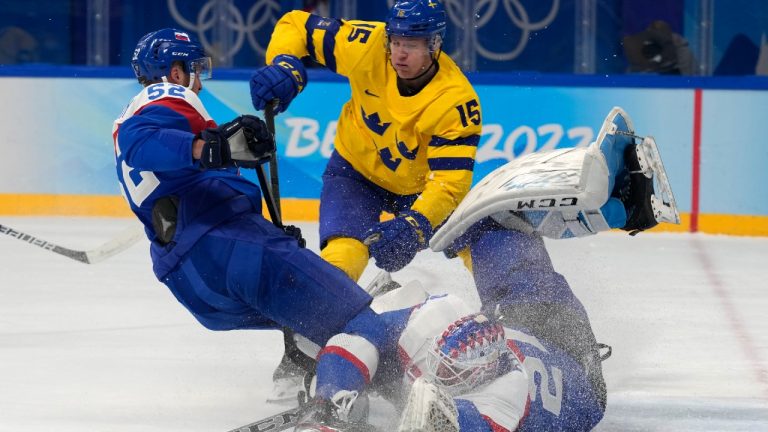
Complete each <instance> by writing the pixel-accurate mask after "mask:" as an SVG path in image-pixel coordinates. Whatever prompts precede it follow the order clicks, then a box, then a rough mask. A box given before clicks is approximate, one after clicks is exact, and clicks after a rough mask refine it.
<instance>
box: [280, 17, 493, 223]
mask: <svg viewBox="0 0 768 432" xmlns="http://www.w3.org/2000/svg"><path fill="white" fill-rule="evenodd" d="M386 42H387V35H386V32H385V31H384V23H381V22H370V21H354V20H351V21H344V20H337V19H330V18H322V17H319V16H316V15H311V14H309V13H307V12H303V11H293V12H289V13H287V14H285V15H284V16H283V17H282V18H281V19H280V20H279V21H278V23H277V24H276V26H275V30H274V32H273V33H272V39H271V40H270V43H269V47H268V49H267V56H266V60H267V63H271V61H272V59H274V58H275V57H276V56H277V55H280V54H289V55H293V56H296V57H298V58H302V57H305V56H310V57H311V58H312V59H313V60H315V61H317V62H319V63H321V64H323V65H325V66H326V67H327V68H329V69H330V70H331V71H333V72H335V73H338V74H340V75H343V76H346V77H347V78H348V79H349V83H350V85H351V88H352V97H351V99H350V100H349V101H348V102H347V103H346V104H345V105H344V107H343V108H342V111H341V114H340V116H339V120H338V124H337V129H336V138H335V141H334V146H335V148H336V151H338V152H339V154H340V155H341V156H342V157H343V158H344V159H345V160H347V161H348V162H349V163H350V164H351V165H352V166H353V167H354V168H355V169H356V170H357V171H358V172H360V173H361V174H362V175H363V176H365V178H367V179H370V181H372V182H373V183H375V184H377V185H379V186H381V187H383V188H384V189H386V190H388V191H390V192H393V193H396V194H399V195H411V194H420V195H419V198H418V199H417V200H416V202H415V203H414V204H413V206H412V209H413V210H416V211H418V212H420V213H421V214H423V215H424V216H426V218H427V219H429V221H430V223H431V224H432V226H433V227H434V226H437V225H439V224H440V223H442V222H443V221H444V220H445V219H446V218H447V217H448V215H449V214H450V213H451V212H453V210H454V209H455V208H456V206H457V205H458V204H459V202H460V201H461V200H462V199H463V198H464V196H465V195H466V194H467V192H468V191H469V188H470V186H471V184H472V170H473V168H474V162H475V153H476V152H477V143H478V141H479V139H480V133H481V130H482V120H481V119H482V114H481V110H480V102H479V99H478V97H477V94H476V93H475V91H474V89H473V88H472V85H471V84H470V83H469V81H468V80H467V78H466V77H465V76H464V74H463V73H462V72H461V70H460V69H459V68H458V66H456V64H455V63H454V62H453V60H451V59H450V57H449V56H448V55H446V54H444V53H442V54H440V57H439V59H438V63H439V70H438V72H437V74H436V75H435V76H434V77H433V78H432V80H431V81H430V82H429V83H428V84H427V85H426V86H425V87H424V88H423V89H422V90H421V91H419V92H418V93H417V94H415V95H413V96H407V97H406V96H401V95H400V92H399V91H398V88H397V73H396V72H395V70H394V68H393V67H392V66H391V64H390V62H389V55H388V54H387V51H386Z"/></svg>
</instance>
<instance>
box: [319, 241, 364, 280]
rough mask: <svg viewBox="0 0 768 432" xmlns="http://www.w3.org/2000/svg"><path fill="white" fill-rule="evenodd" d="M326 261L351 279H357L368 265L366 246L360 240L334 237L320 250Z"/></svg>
mask: <svg viewBox="0 0 768 432" xmlns="http://www.w3.org/2000/svg"><path fill="white" fill-rule="evenodd" d="M320 256H321V257H322V258H323V259H324V260H325V261H327V262H329V263H331V264H333V265H334V266H336V267H338V268H339V269H341V270H342V271H343V272H344V273H346V274H347V276H349V277H350V278H351V279H352V280H354V281H357V280H358V279H360V276H361V275H362V274H363V271H364V270H365V266H367V265H368V258H369V257H368V247H367V246H366V245H364V244H363V242H361V241H360V240H357V239H353V238H349V237H336V238H333V239H331V240H329V241H328V244H327V245H326V246H325V247H324V248H323V250H321V251H320Z"/></svg>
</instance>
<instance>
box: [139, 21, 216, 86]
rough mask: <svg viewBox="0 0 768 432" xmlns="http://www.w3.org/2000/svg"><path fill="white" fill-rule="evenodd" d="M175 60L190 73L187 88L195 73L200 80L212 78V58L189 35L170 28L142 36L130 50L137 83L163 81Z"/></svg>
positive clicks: (190, 84) (192, 81)
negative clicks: (133, 48) (131, 50)
mask: <svg viewBox="0 0 768 432" xmlns="http://www.w3.org/2000/svg"><path fill="white" fill-rule="evenodd" d="M176 61H178V62H181V63H182V64H183V65H184V72H186V73H188V74H190V82H189V86H190V88H192V85H193V83H194V81H195V75H197V77H198V78H200V80H204V79H208V78H210V77H211V69H212V65H211V58H210V57H209V56H207V55H206V54H205V50H204V49H203V46H202V45H201V44H200V42H198V40H197V39H196V38H195V37H194V36H193V35H192V34H190V33H187V32H185V31H182V30H177V29H172V28H166V29H162V30H158V31H154V32H152V33H148V34H146V35H144V37H142V38H141V40H139V43H138V44H136V49H135V50H134V51H133V57H132V58H131V66H132V67H133V72H134V74H136V78H137V79H138V80H139V83H140V84H142V85H144V84H148V83H153V82H158V81H161V80H165V79H166V76H167V75H168V73H169V72H170V71H171V67H172V66H173V63H174V62H176Z"/></svg>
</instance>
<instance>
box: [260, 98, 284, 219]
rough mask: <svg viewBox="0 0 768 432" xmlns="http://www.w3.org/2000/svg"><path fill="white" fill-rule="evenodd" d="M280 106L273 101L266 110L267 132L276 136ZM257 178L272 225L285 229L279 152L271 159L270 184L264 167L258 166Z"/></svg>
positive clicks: (275, 100) (276, 100)
mask: <svg viewBox="0 0 768 432" xmlns="http://www.w3.org/2000/svg"><path fill="white" fill-rule="evenodd" d="M277 104H278V99H273V100H272V101H271V102H270V103H269V104H267V106H266V107H265V108H264V119H265V122H266V124H267V130H268V131H269V133H271V134H272V137H274V136H275V107H276V106H277ZM256 176H258V178H259V186H261V191H262V193H263V194H264V201H266V202H267V211H269V217H270V219H272V223H273V224H275V226H277V227H278V228H283V218H282V214H281V213H280V185H279V182H278V176H277V150H275V154H273V155H272V157H271V158H270V159H269V177H270V182H267V175H266V173H265V172H264V165H258V166H256Z"/></svg>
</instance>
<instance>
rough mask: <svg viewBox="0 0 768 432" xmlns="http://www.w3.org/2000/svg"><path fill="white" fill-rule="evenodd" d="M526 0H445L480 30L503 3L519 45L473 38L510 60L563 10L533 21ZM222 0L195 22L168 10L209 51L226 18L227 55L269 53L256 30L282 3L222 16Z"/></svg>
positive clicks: (263, 2) (555, 5) (172, 7)
mask: <svg viewBox="0 0 768 432" xmlns="http://www.w3.org/2000/svg"><path fill="white" fill-rule="evenodd" d="M387 2H388V4H389V6H390V7H392V6H393V5H394V3H395V0H387ZM467 2H469V3H470V4H473V6H472V7H473V15H474V20H471V21H470V22H469V27H470V28H469V29H468V28H466V25H467V22H466V20H465V19H464V18H463V17H464V16H465V5H466V4H467ZM522 2H523V0H443V3H444V5H445V9H446V12H447V14H448V19H449V20H450V21H451V23H453V24H454V25H455V26H456V27H457V28H459V29H463V30H464V31H465V32H466V31H474V32H478V30H479V29H481V28H482V27H484V26H485V25H486V24H488V22H489V21H490V20H491V18H493V16H494V15H495V14H496V12H497V11H498V9H499V6H502V7H503V9H504V11H505V12H506V14H507V16H508V17H509V19H510V21H511V22H512V24H513V25H514V26H515V27H517V28H518V29H520V31H521V33H520V36H519V39H518V41H517V43H516V45H515V46H514V47H513V48H512V49H511V50H510V51H507V52H494V51H491V50H490V49H488V48H486V47H484V46H483V45H482V44H481V43H480V42H479V41H477V38H473V40H474V41H475V49H476V50H477V53H478V54H479V55H481V56H482V57H485V58H487V59H489V60H493V61H508V60H512V59H515V58H517V57H518V56H519V55H520V54H521V53H522V52H523V51H524V50H525V47H526V46H527V45H528V37H529V35H530V33H531V32H534V31H537V30H541V29H543V28H545V27H547V26H548V25H550V24H551V23H552V21H554V19H555V17H556V16H557V13H558V12H559V10H560V0H552V6H551V7H550V9H549V12H548V13H547V15H546V16H545V17H544V18H542V19H541V20H539V21H535V22H533V21H531V17H530V16H529V14H528V11H527V10H526V8H525V6H524V5H523V3H522ZM219 3H220V2H218V1H216V0H208V1H207V2H206V3H205V4H204V5H203V6H202V7H201V8H200V10H199V11H198V13H197V17H196V18H195V21H194V22H192V21H191V20H188V19H186V18H185V17H184V16H183V15H182V14H181V13H180V12H179V9H178V7H177V6H176V0H168V10H169V12H170V14H171V17H172V18H173V19H174V20H175V21H176V22H177V23H178V24H179V25H181V26H182V27H183V28H185V29H187V30H190V31H193V32H195V33H197V35H198V37H199V38H200V42H201V43H202V44H203V48H205V50H206V51H209V52H217V51H216V46H215V45H214V44H212V43H211V42H210V39H209V38H208V35H207V34H206V32H208V31H211V30H212V29H213V28H214V26H215V25H216V20H217V19H224V20H226V26H227V28H228V29H229V30H231V31H232V32H234V33H235V35H236V37H235V40H234V42H233V43H232V44H231V45H230V46H229V50H228V52H226V53H219V55H221V56H223V57H224V58H231V57H232V56H234V55H235V54H236V53H237V52H238V51H240V49H242V47H243V45H244V43H245V41H246V40H247V41H248V44H249V45H250V46H251V48H253V49H254V50H255V51H256V52H257V53H258V54H259V55H262V56H265V55H266V53H267V49H266V46H263V45H262V44H261V43H259V41H258V39H256V31H258V30H261V29H263V28H265V27H267V26H268V27H269V28H272V27H273V26H274V25H275V23H277V20H278V19H279V18H280V12H281V9H280V2H279V0H257V1H255V2H254V3H253V5H252V6H251V8H250V9H249V10H248V12H247V14H246V15H245V17H243V14H242V13H241V12H240V10H239V9H238V8H237V7H236V6H235V5H234V4H233V3H231V2H229V3H227V4H226V16H225V17H223V18H222V17H219V16H217V14H216V13H215V12H217V11H216V9H215V8H216V6H217V5H218V4H219Z"/></svg>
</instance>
